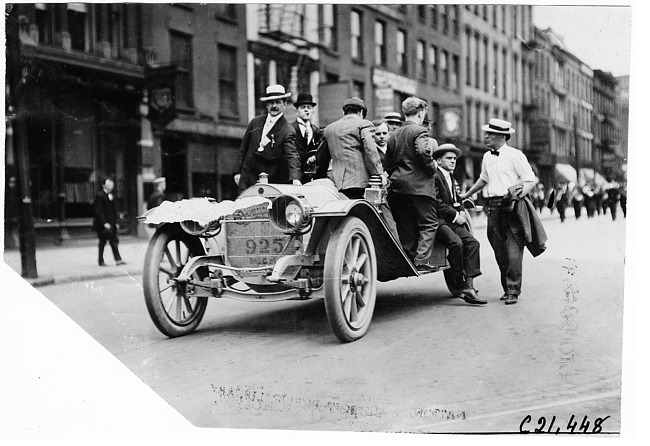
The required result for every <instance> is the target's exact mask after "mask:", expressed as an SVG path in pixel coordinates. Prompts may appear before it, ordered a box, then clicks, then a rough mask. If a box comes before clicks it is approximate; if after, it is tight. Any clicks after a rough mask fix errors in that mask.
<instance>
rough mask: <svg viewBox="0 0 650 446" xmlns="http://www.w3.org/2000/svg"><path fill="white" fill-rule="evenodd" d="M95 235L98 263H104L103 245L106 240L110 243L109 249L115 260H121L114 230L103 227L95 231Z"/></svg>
mask: <svg viewBox="0 0 650 446" xmlns="http://www.w3.org/2000/svg"><path fill="white" fill-rule="evenodd" d="M97 237H98V238H99V257H98V260H99V263H104V247H105V246H106V242H107V241H108V243H109V244H110V245H111V250H112V251H113V257H114V258H115V261H116V262H117V261H119V260H122V257H120V251H119V249H118V248H117V244H118V240H117V234H116V233H115V232H114V231H111V230H110V229H103V230H102V231H99V232H98V233H97Z"/></svg>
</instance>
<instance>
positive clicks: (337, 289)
mask: <svg viewBox="0 0 650 446" xmlns="http://www.w3.org/2000/svg"><path fill="white" fill-rule="evenodd" d="M324 282H325V310H326V312H327V319H328V321H329V325H330V327H331V329H332V331H333V332H334V334H335V335H336V337H337V338H339V339H340V340H341V341H343V342H352V341H356V340H357V339H359V338H361V337H362V336H363V335H364V334H366V332H367V331H368V328H369V327H370V321H371V320H372V313H373V311H374V309H375V301H376V299H377V288H376V287H377V259H376V255H375V246H374V243H373V241H372V237H371V236H370V232H369V231H368V227H367V226H366V225H365V223H363V221H361V220H360V219H358V218H356V217H348V218H345V219H344V220H342V221H341V222H340V223H339V225H338V226H337V227H336V229H335V231H334V233H333V234H332V236H331V238H330V240H329V243H328V245H327V253H326V255H325V269H324Z"/></svg>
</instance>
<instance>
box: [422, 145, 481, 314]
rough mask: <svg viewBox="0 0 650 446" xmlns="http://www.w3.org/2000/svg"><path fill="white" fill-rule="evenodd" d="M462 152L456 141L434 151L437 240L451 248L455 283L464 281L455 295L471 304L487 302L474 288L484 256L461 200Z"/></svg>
mask: <svg viewBox="0 0 650 446" xmlns="http://www.w3.org/2000/svg"><path fill="white" fill-rule="evenodd" d="M460 154H461V151H460V149H458V148H457V147H456V146H455V145H453V144H442V145H441V146H440V147H438V148H437V149H436V150H434V151H433V157H434V158H435V160H436V162H437V163H438V169H437V170H436V173H435V174H434V176H433V179H434V181H435V183H436V192H437V198H436V210H437V213H438V232H437V233H436V240H437V241H438V242H440V243H442V244H443V245H445V246H446V247H447V249H448V250H449V254H448V255H447V260H448V261H449V265H450V267H451V271H452V274H453V275H454V282H455V283H457V284H463V287H462V288H461V289H458V290H455V291H456V292H454V295H455V296H458V297H460V298H462V299H463V300H465V302H467V303H469V304H479V305H482V304H486V303H487V300H483V299H479V297H478V294H477V293H476V290H475V289H474V277H476V276H479V275H480V274H481V259H480V248H481V245H480V244H479V242H478V240H476V239H475V238H474V237H473V236H472V234H471V233H470V232H469V230H468V226H467V219H466V214H465V210H464V209H463V208H462V206H461V204H460V202H459V200H458V190H457V187H458V184H457V183H456V179H455V178H454V175H453V172H454V169H455V168H456V160H457V159H458V157H459V156H460Z"/></svg>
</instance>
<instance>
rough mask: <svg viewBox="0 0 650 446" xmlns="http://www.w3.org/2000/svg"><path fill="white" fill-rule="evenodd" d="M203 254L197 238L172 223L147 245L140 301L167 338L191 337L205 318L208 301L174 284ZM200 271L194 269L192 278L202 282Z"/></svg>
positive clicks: (203, 271)
mask: <svg viewBox="0 0 650 446" xmlns="http://www.w3.org/2000/svg"><path fill="white" fill-rule="evenodd" d="M204 254H205V250H204V249H203V245H202V243H201V241H200V240H199V239H198V237H194V236H192V235H189V234H187V233H186V232H185V231H183V230H182V229H181V227H180V225H178V224H176V223H174V224H166V225H164V226H162V227H160V228H159V229H158V230H157V231H156V233H155V234H154V236H153V238H152V239H151V241H150V242H149V246H148V248H147V252H146V254H145V260H144V268H143V277H142V282H143V288H144V299H145V302H146V304H147V310H148V311H149V315H150V316H151V319H152V320H153V323H154V324H155V325H156V327H157V328H158V330H160V331H161V332H162V333H163V334H165V335H167V336H169V337H172V338H173V337H177V336H183V335H185V334H188V333H191V332H192V331H194V330H195V329H196V327H198V325H199V323H200V322H201V319H202V318H203V315H204V314H205V309H206V307H207V305H208V299H207V298H206V297H196V296H193V288H192V285H189V284H186V283H179V282H177V281H176V280H175V279H176V278H177V277H178V275H179V274H180V272H181V271H182V269H183V267H184V266H185V265H186V264H187V262H188V261H189V259H191V258H192V257H195V256H200V255H204ZM204 269H205V268H199V269H197V271H196V272H195V273H194V274H193V276H192V278H193V279H195V280H200V279H202V278H203V277H202V276H204V275H205V274H206V271H205V270H204Z"/></svg>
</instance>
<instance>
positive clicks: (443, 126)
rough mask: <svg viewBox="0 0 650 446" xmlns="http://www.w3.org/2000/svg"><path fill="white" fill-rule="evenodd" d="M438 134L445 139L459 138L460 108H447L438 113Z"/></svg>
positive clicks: (460, 129) (460, 124)
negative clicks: (439, 120)
mask: <svg viewBox="0 0 650 446" xmlns="http://www.w3.org/2000/svg"><path fill="white" fill-rule="evenodd" d="M440 119H441V123H440V132H441V133H442V136H443V137H445V138H455V137H458V136H460V134H461V131H462V128H461V126H462V122H463V121H462V110H461V108H460V107H447V108H444V109H442V110H441V112H440Z"/></svg>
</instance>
